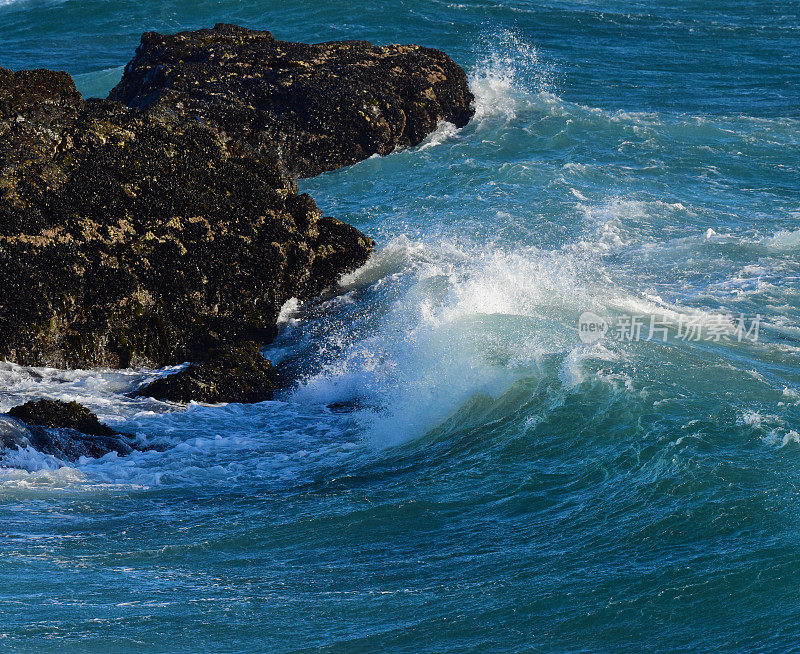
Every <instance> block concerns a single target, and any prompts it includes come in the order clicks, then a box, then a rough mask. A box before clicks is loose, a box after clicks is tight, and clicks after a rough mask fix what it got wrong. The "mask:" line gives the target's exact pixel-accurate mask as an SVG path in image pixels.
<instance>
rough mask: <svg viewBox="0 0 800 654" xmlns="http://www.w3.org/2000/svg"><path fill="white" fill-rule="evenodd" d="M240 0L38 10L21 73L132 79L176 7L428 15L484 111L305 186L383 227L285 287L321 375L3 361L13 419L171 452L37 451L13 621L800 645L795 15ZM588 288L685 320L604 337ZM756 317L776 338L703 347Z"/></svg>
mask: <svg viewBox="0 0 800 654" xmlns="http://www.w3.org/2000/svg"><path fill="white" fill-rule="evenodd" d="M0 4H1V3H0ZM234 4H235V3H230V2H227V1H225V2H222V3H216V4H215V5H214V7H210V6H209V7H206V6H205V5H202V4H199V5H192V7H188V6H187V5H185V3H184V4H180V3H178V4H176V3H174V2H167V3H166V4H164V3H162V4H161V5H159V6H158V7H156V6H155V5H154V4H153V3H151V2H138V3H128V2H118V3H115V4H113V5H108V4H102V3H101V4H97V3H94V4H92V3H89V4H88V5H87V4H82V3H75V2H64V3H49V2H43V3H39V2H24V1H22V0H20V1H19V2H16V3H14V5H13V6H9V7H4V6H0V14H1V15H0V18H7V29H4V30H3V36H2V39H3V41H4V48H3V52H4V53H5V56H6V57H7V61H5V62H3V65H7V66H10V67H12V68H22V67H35V66H48V67H53V68H68V69H69V70H70V72H72V73H74V74H76V75H78V76H79V80H78V81H79V82H80V84H81V88H82V89H84V90H89V92H91V93H93V94H98V95H102V94H103V93H104V90H106V91H107V89H108V87H110V86H111V85H113V83H114V81H115V80H114V79H112V78H113V77H114V72H115V71H120V70H121V69H120V66H122V65H124V64H125V62H126V61H127V60H128V59H129V57H130V54H131V52H132V51H133V49H134V48H135V46H136V43H137V42H138V39H139V36H140V33H141V32H142V31H144V30H145V29H160V30H163V31H176V30H178V29H180V28H184V27H195V26H199V25H206V24H212V23H214V22H217V21H219V20H223V19H224V20H226V21H228V20H229V21H233V22H241V23H244V24H248V25H249V26H253V27H262V28H265V29H272V30H274V33H275V34H276V36H278V37H279V38H286V39H293V40H295V39H299V40H308V41H321V40H333V39H338V38H367V39H371V40H373V41H375V42H380V43H385V42H390V41H394V40H396V39H397V37H396V34H397V29H400V28H402V29H401V33H404V34H406V33H408V34H412V35H413V38H412V37H409V40H413V41H416V42H419V43H421V44H424V45H432V46H435V47H441V48H442V49H444V50H446V51H447V52H448V53H450V54H451V55H452V56H453V57H454V59H455V60H456V61H458V62H459V63H460V64H462V65H463V66H464V68H465V69H466V70H467V71H468V74H469V79H470V85H471V88H472V90H473V92H474V94H475V96H476V100H475V109H476V115H475V118H474V119H473V121H472V122H471V123H470V124H469V125H468V126H467V127H465V128H464V129H461V130H456V129H455V128H453V127H452V126H451V125H448V124H442V125H440V127H439V129H438V130H437V131H436V132H434V133H433V134H431V135H430V136H429V137H428V139H427V140H426V141H425V142H424V143H423V144H422V145H421V146H420V147H419V148H412V149H405V150H400V151H398V152H395V153H393V154H392V155H390V156H389V157H384V158H373V159H370V160H367V161H364V162H362V163H360V164H358V165H356V166H354V167H352V168H348V169H345V170H340V171H336V172H334V173H329V174H325V175H322V176H320V177H317V178H314V179H310V180H304V181H303V182H302V186H303V188H302V190H303V191H306V192H309V193H310V194H311V195H312V196H313V197H314V198H315V199H316V200H317V202H318V204H319V205H320V207H321V208H322V209H323V210H324V211H325V212H326V214H328V215H333V216H336V217H337V218H340V219H342V220H345V221H347V222H350V223H352V224H354V225H356V226H357V227H359V228H360V229H362V230H363V231H365V232H366V233H369V234H370V235H372V236H374V237H376V238H377V240H378V243H379V247H378V250H377V252H376V253H375V255H374V256H373V258H372V259H371V261H370V262H368V263H367V265H366V266H364V267H363V268H361V269H360V270H358V271H355V272H353V273H352V274H350V275H348V276H346V277H345V278H344V279H343V280H341V285H340V288H338V289H336V292H335V293H333V294H332V295H330V296H328V297H326V298H322V299H320V300H318V301H316V302H310V303H307V304H305V305H302V306H301V305H299V304H297V303H292V304H290V305H287V306H286V307H285V311H284V312H283V313H282V317H281V333H280V335H279V337H278V339H277V340H276V341H275V342H274V343H273V344H272V345H271V346H270V347H269V348H268V352H267V354H268V355H269V356H270V357H271V358H272V359H273V361H275V362H276V363H280V365H282V366H283V367H284V368H285V370H287V371H289V372H291V373H292V374H294V375H295V379H296V383H295V384H294V385H293V386H292V387H291V388H289V389H286V390H284V391H282V392H281V393H279V394H278V396H277V397H276V399H275V400H274V401H272V402H266V403H262V404H258V405H250V406H244V405H223V406H203V405H199V404H192V405H190V406H189V407H188V408H186V407H181V406H177V405H170V404H166V403H162V402H158V401H155V400H149V399H144V398H136V397H134V396H133V394H132V391H134V390H135V389H136V388H137V387H138V386H139V385H140V384H142V383H144V382H146V381H148V380H150V379H153V378H154V377H155V376H157V375H161V374H165V373H167V372H169V371H168V370H162V371H133V370H128V371H109V370H94V371H60V370H49V369H28V368H20V367H18V366H14V365H11V364H4V365H3V366H2V367H0V380H2V389H3V390H2V394H1V395H0V404H1V407H2V409H3V410H7V409H8V408H10V407H11V406H14V405H15V404H19V403H21V402H24V401H25V400H27V399H31V398H38V397H52V398H59V399H65V400H70V399H75V400H77V401H79V402H82V403H84V404H86V405H87V406H89V407H90V408H91V409H92V410H94V411H95V412H96V413H98V415H99V416H100V418H101V419H102V420H104V421H107V422H108V423H109V424H111V425H112V426H114V427H115V428H117V429H120V430H124V431H128V432H131V433H133V434H135V436H136V437H137V438H139V439H142V440H144V441H145V442H147V443H150V444H154V445H157V446H158V449H157V450H156V451H150V452H143V453H137V454H134V455H132V456H131V457H124V458H120V457H116V456H108V457H105V458H103V459H100V460H82V461H79V462H78V463H76V464H69V465H65V464H64V462H60V461H57V460H54V459H53V458H52V457H49V458H48V457H44V456H43V455H40V454H37V453H35V452H31V451H17V452H10V453H6V454H5V458H4V462H5V464H6V465H7V466H8V465H10V466H14V467H13V468H6V469H2V470H0V511H2V524H3V528H2V536H0V556H1V557H2V560H3V565H2V566H0V583H1V584H2V587H3V588H5V589H6V591H5V594H0V602H1V603H2V608H3V615H4V616H5V619H4V620H5V621H4V622H3V623H2V628H0V646H2V645H6V646H8V647H11V648H13V649H25V648H32V647H35V646H36V645H39V644H41V643H42V642H44V643H45V645H48V644H52V646H53V647H59V648H66V649H80V650H81V651H92V650H96V651H107V649H108V643H109V642H114V643H115V644H118V647H119V648H126V647H127V648H141V649H144V650H150V649H157V648H163V643H165V642H169V643H170V648H171V649H174V650H176V651H195V650H196V649H197V648H198V647H206V648H212V646H213V645H215V644H217V643H219V642H225V643H226V647H227V648H229V649H231V650H236V651H244V650H247V651H252V650H254V649H255V650H263V649H269V650H271V651H297V650H312V649H325V648H327V649H350V650H359V649H363V650H369V651H374V650H396V651H405V650H410V649H420V648H422V649H426V650H436V651H457V650H459V649H464V648H473V649H482V650H487V651H489V650H492V651H512V650H514V651H515V650H523V649H530V648H533V649H544V650H593V649H596V648H597V647H598V643H602V647H604V648H606V649H615V650H616V649H620V650H626V649H645V648H647V649H653V650H664V649H670V650H672V649H704V650H706V649H707V650H728V649H742V650H750V649H759V648H760V649H764V650H770V651H772V650H784V649H789V648H791V647H792V646H793V645H794V643H795V642H796V641H797V638H798V628H797V626H796V624H795V622H796V621H794V620H793V618H792V616H793V609H795V608H797V604H798V603H797V600H796V592H795V591H796V588H797V585H798V582H800V579H798V572H797V565H796V543H797V526H796V525H797V520H796V513H797V509H796V504H797V502H796V497H795V493H794V490H793V489H794V488H796V487H797V486H798V483H800V478H799V477H798V470H800V437H798V433H800V372H798V371H800V329H798V328H797V325H798V322H800V294H798V288H800V256H799V255H798V248H797V245H798V242H800V241H798V233H800V232H798V230H797V226H796V222H797V216H798V204H797V198H798V197H800V186H799V185H798V180H799V179H800V175H798V173H799V172H800V155H798V152H800V147H799V146H800V116H798V114H797V106H800V102H798V96H797V89H798V88H800V79H797V71H796V70H795V69H794V68H792V67H791V66H789V65H787V64H786V61H785V59H786V56H788V55H786V56H783V55H780V56H779V55H778V54H776V53H793V52H796V51H797V46H798V43H797V40H798V38H799V37H800V33H798V31H797V30H796V26H795V25H794V22H796V21H794V16H795V15H796V11H794V8H793V7H792V6H790V4H789V3H785V2H779V3H778V4H777V5H775V6H774V7H771V8H770V11H766V10H765V9H764V8H763V7H760V6H759V7H756V6H754V5H752V3H750V4H748V3H741V2H724V3H722V4H721V5H720V4H719V3H716V4H714V5H713V7H712V6H711V5H708V6H706V5H704V4H703V3H700V4H694V5H692V7H691V9H687V8H686V7H673V6H667V5H664V4H663V3H661V4H659V3H655V4H652V5H648V7H647V8H646V11H645V10H644V9H642V8H641V7H636V6H633V5H630V3H628V4H625V5H624V6H623V5H622V4H621V3H605V4H598V3H593V2H582V3H577V4H576V3H566V4H565V3H560V4H559V3H555V4H553V3H550V4H541V3H540V4H533V5H532V4H530V3H524V2H511V3H502V4H496V3H495V4H488V3H484V2H479V1H476V2H472V1H469V2H463V3H450V2H447V1H445V0H442V1H439V0H434V1H433V2H430V3H427V4H425V5H419V4H417V3H413V2H412V3H409V4H404V5H403V6H400V7H398V6H396V5H388V4H385V3H384V4H375V3H373V4H370V5H369V6H367V5H364V6H358V7H354V6H353V5H352V3H349V4H347V5H345V4H342V3H337V2H333V3H326V4H325V5H324V6H321V5H320V6H314V7H311V5H309V6H292V7H288V6H287V7H278V6H277V5H276V6H274V7H273V6H272V5H269V6H267V5H263V3H262V4H259V3H255V4H252V3H251V4H248V5H246V6H244V5H241V4H235V6H234ZM773 9H774V11H773ZM90 10H91V16H89V13H88V12H89V11H90ZM3 12H5V13H3ZM212 14H213V15H212ZM353 16H358V20H357V24H356V23H354V19H353ZM443 25H446V26H447V29H443V28H442V26H443ZM487 25H489V26H490V28H489V32H488V33H487ZM32 34H35V35H36V38H31V35H32ZM585 312H589V313H592V314H595V315H597V316H598V317H600V318H603V319H606V320H608V321H609V323H610V324H611V323H613V322H614V320H616V319H618V318H620V317H625V316H631V315H637V316H642V317H644V318H649V317H650V316H658V317H659V318H660V319H663V320H664V321H665V323H664V324H665V325H666V327H665V330H666V334H667V336H668V337H669V339H668V340H662V339H648V338H642V339H639V340H633V339H630V340H625V339H624V338H620V337H619V335H617V334H615V333H614V332H613V331H608V332H606V333H605V334H604V335H603V336H602V337H601V338H599V339H598V340H596V341H594V342H583V341H581V339H580V338H579V334H578V330H577V326H578V321H579V317H580V316H581V315H582V314H584V313H585ZM740 314H744V315H746V316H754V315H756V314H760V315H761V316H762V323H761V332H760V334H759V339H758V340H757V341H755V342H753V341H746V340H745V341H738V340H737V339H735V338H733V339H727V340H726V339H720V340H717V341H715V340H697V341H692V340H681V339H680V338H678V326H679V325H680V324H685V323H686V322H687V321H688V320H693V321H695V324H696V325H698V326H699V327H700V328H706V329H707V328H709V327H710V326H711V325H713V324H716V318H717V317H718V316H719V315H730V316H733V317H734V319H735V317H736V316H738V315H740ZM645 331H646V330H645ZM42 606H46V609H47V610H46V611H42V610H41V609H42ZM775 606H780V607H781V611H780V612H777V613H776V612H775V610H774V607H775ZM643 616H646V618H644V617H643ZM43 638H44V639H46V640H42V639H43Z"/></svg>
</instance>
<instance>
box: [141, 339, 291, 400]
mask: <svg viewBox="0 0 800 654" xmlns="http://www.w3.org/2000/svg"><path fill="white" fill-rule="evenodd" d="M277 386H278V376H277V374H276V372H275V370H274V369H273V367H272V364H271V363H270V362H269V361H268V360H267V359H265V358H264V357H263V356H262V355H261V351H260V348H259V346H258V345H257V344H255V343H247V344H237V345H235V346H220V347H217V348H215V349H213V350H212V351H211V352H210V353H209V355H208V357H207V358H206V360H205V361H203V362H202V363H193V364H191V365H189V366H188V367H186V368H184V369H183V370H181V371H180V372H178V373H175V374H173V375H167V376H166V377H162V378H160V379H157V380H156V381H154V382H152V383H150V384H148V385H147V386H145V387H143V388H141V389H140V390H139V391H138V395H141V396H146V397H154V398H157V399H160V400H168V401H171V402H183V403H187V402H190V401H195V402H206V403H209V404H217V403H220V402H241V403H251V402H263V401H265V400H271V399H272V394H273V391H274V390H275V388H276V387H277Z"/></svg>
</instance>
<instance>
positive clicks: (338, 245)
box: [0, 70, 372, 367]
mask: <svg viewBox="0 0 800 654" xmlns="http://www.w3.org/2000/svg"><path fill="white" fill-rule="evenodd" d="M0 112H1V113H0V355H2V356H4V357H6V358H7V359H10V360H12V361H14V362H16V363H21V364H28V365H51V366H57V367H97V366H111V367H128V366H142V365H149V366H163V365H168V364H176V363H181V362H183V361H187V360H199V359H201V358H202V357H203V356H204V354H205V352H206V351H207V350H208V349H209V347H211V346H213V345H214V344H216V343H220V342H227V341H232V340H235V339H237V338H242V337H247V338H253V339H255V340H261V341H265V340H269V338H271V337H272V335H273V333H274V331H275V323H276V318H277V316H278V313H279V311H280V308H281V306H282V305H283V303H284V302H285V301H286V300H288V299H290V298H292V297H297V298H301V299H303V298H309V297H312V296H314V295H316V294H318V293H319V292H320V291H322V290H323V289H324V288H325V287H327V286H330V285H333V284H335V282H336V280H337V278H338V277H339V275H341V274H343V273H344V272H346V271H348V270H351V269H353V268H356V267H358V266H360V265H361V264H363V263H364V262H365V261H366V259H367V257H368V256H369V253H370V250H371V248H372V241H371V240H370V239H368V238H366V237H365V236H364V235H363V234H361V233H360V232H359V231H358V230H356V229H354V228H353V227H350V226H348V225H345V224H344V223H341V222H339V221H337V220H335V219H333V218H325V217H323V216H322V213H321V212H320V211H319V209H318V208H317V206H316V204H315V203H314V201H313V200H312V199H311V198H310V197H309V196H307V195H298V193H297V186H296V183H295V181H294V179H293V178H292V177H291V175H289V173H288V172H287V171H286V169H285V167H284V166H283V164H282V163H281V162H280V161H279V160H278V159H276V158H275V157H273V156H271V155H270V154H269V153H268V152H256V151H254V150H253V149H252V148H250V147H248V146H247V145H246V144H244V143H242V142H240V141H236V140H231V139H229V138H227V137H225V136H223V135H221V134H220V133H219V132H217V131H215V130H213V129H211V128H209V127H207V126H205V125H203V124H201V123H200V122H198V121H195V120H184V119H183V118H181V117H180V116H177V115H176V114H174V113H172V112H170V111H168V110H167V109H164V110H157V109H154V110H151V111H148V112H147V113H143V112H139V111H136V110H131V109H128V108H127V107H124V106H123V105H121V104H119V103H114V102H108V101H94V102H84V101H82V100H81V99H80V96H79V95H78V93H77V91H76V90H75V87H74V85H73V83H72V80H71V79H70V78H69V76H68V75H66V74H65V73H54V72H50V71H27V72H20V73H12V72H10V71H6V70H0Z"/></svg>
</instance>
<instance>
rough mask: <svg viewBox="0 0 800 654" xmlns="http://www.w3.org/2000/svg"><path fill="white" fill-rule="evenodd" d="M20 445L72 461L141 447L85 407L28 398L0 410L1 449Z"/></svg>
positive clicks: (74, 403)
mask: <svg viewBox="0 0 800 654" xmlns="http://www.w3.org/2000/svg"><path fill="white" fill-rule="evenodd" d="M19 448H22V449H26V448H32V449H34V450H36V451H37V452H41V453H42V454H49V455H52V456H54V457H56V458H58V459H60V460H62V461H70V462H74V461H77V460H78V459H80V458H81V457H90V458H100V457H102V456H105V455H106V454H109V453H111V452H115V453H116V454H118V455H120V456H125V455H127V454H130V453H131V452H133V451H135V450H136V449H139V447H138V446H137V445H136V443H135V440H134V439H133V437H131V436H130V435H128V434H121V433H119V432H117V431H115V430H113V429H111V427H109V426H108V425H105V424H103V423H101V422H100V421H99V420H98V418H97V416H96V415H94V414H93V413H92V412H91V411H89V409H87V408H86V407H84V406H82V405H80V404H78V403H77V402H62V401H59V400H38V401H35V402H27V403H25V404H23V405H21V406H18V407H14V408H13V409H11V410H10V411H9V412H8V413H7V414H5V415H3V414H0V451H6V452H8V451H14V450H17V449H19ZM2 465H3V460H2V457H1V456H0V466H2Z"/></svg>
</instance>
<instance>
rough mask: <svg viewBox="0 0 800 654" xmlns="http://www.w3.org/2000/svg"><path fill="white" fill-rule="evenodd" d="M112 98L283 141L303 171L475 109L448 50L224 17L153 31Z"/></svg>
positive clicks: (386, 148) (254, 138) (292, 165)
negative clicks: (174, 30) (318, 36)
mask: <svg viewBox="0 0 800 654" xmlns="http://www.w3.org/2000/svg"><path fill="white" fill-rule="evenodd" d="M109 97H110V98H111V99H113V100H119V101H121V102H123V103H125V104H127V105H130V106H135V107H140V108H164V107H167V108H169V109H171V110H173V111H175V112H176V113H177V114H179V115H182V116H184V117H186V118H187V119H195V118H197V119H199V120H202V121H203V122H204V123H206V124H209V125H211V126H212V127H214V128H216V129H217V130H218V131H221V132H224V133H225V134H227V135H229V136H233V137H236V138H240V139H243V140H245V141H246V142H248V143H249V144H250V145H251V146H253V147H255V148H256V149H267V150H273V149H275V148H276V147H278V148H279V149H280V152H281V156H282V158H283V160H284V162H285V163H286V165H287V167H288V168H289V169H290V170H291V171H292V173H294V174H296V175H299V176H301V177H309V176H311V175H316V174H318V173H321V172H323V171H326V170H333V169H335V168H340V167H342V166H347V165H350V164H353V163H356V162H357V161H361V160H362V159H366V158H367V157H369V156H371V155H373V154H375V153H378V154H381V155H386V154H389V153H390V152H392V150H394V149H395V148H396V147H397V146H408V145H416V144H418V143H420V142H421V141H422V140H423V139H424V138H425V136H426V135H427V134H429V133H430V132H432V131H434V130H435V129H436V127H437V125H438V124H439V122H440V121H448V122H451V123H454V124H455V125H456V126H457V127H462V126H464V125H465V124H466V123H467V121H469V119H470V118H471V117H472V114H473V110H472V108H471V103H472V101H473V96H472V94H471V93H470V91H469V86H468V83H467V77H466V75H465V74H464V71H463V70H462V69H461V68H460V67H459V66H458V65H457V64H456V63H455V62H453V60H452V59H450V57H448V56H447V55H446V54H445V53H443V52H441V51H439V50H433V49H431V48H423V47H420V46H417V45H388V46H383V47H379V46H375V45H372V44H371V43H367V42H366V41H342V42H333V43H320V44H305V43H290V42H287V41H279V40H277V39H275V38H274V37H273V36H272V34H270V33H269V32H262V31H254V30H249V29H246V28H243V27H238V26H236V25H225V24H219V25H217V26H215V27H214V28H213V29H201V30H197V31H190V32H181V33H179V34H174V35H163V34H158V33H156V32H148V33H146V34H144V35H143V36H142V42H141V45H140V46H139V48H138V49H137V50H136V56H135V57H134V59H133V60H132V61H131V62H130V63H129V64H128V65H127V67H126V68H125V73H124V75H123V77H122V80H121V81H120V83H119V84H118V85H117V86H116V87H115V88H114V89H113V90H112V91H111V94H110V96H109Z"/></svg>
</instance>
